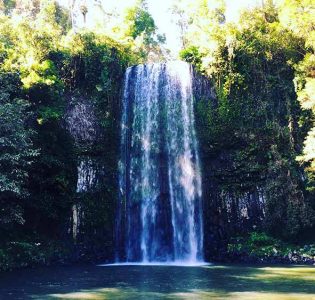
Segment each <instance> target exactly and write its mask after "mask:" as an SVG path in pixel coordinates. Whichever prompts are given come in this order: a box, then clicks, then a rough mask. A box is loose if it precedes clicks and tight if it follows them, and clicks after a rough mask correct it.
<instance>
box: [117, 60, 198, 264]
mask: <svg viewBox="0 0 315 300" xmlns="http://www.w3.org/2000/svg"><path fill="white" fill-rule="evenodd" d="M192 77H193V76H192V70H191V66H190V65H189V64H187V63H184V62H170V63H163V64H150V65H138V66H134V67H131V68H129V69H127V71H126V75H125V84H124V91H123V101H122V104H123V107H122V125H121V156H120V161H119V189H120V199H119V207H118V214H117V219H116V220H117V224H116V232H115V234H116V251H117V260H118V261H125V262H172V261H183V262H191V263H193V262H198V261H202V260H203V229H202V226H203V225H202V203H201V175H200V163H199V157H198V150H197V148H198V147H197V140H196V133H195V128H194V112H193V89H192V80H193V78H192Z"/></svg>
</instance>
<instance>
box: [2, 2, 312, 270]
mask: <svg viewBox="0 0 315 300" xmlns="http://www.w3.org/2000/svg"><path fill="white" fill-rule="evenodd" d="M75 5H76V3H75V1H73V3H72V5H70V6H69V7H67V8H65V7H63V6H61V5H60V4H59V3H58V2H56V1H53V0H0V237H1V239H0V270H7V269H12V268H16V267H23V266H29V265H37V264H51V263H65V262H74V261H98V260H112V259H113V257H114V224H115V210H116V203H117V195H118V187H117V182H118V179H117V173H118V169H117V168H118V155H119V143H120V112H121V104H120V99H121V93H122V91H121V89H122V85H123V80H124V73H125V70H126V69H127V67H129V66H131V65H135V64H139V63H146V62H157V61H163V60H169V59H173V57H172V55H173V56H174V54H171V53H170V51H169V50H168V49H167V47H166V44H165V36H163V35H161V34H159V31H158V28H157V26H156V24H155V21H154V19H153V17H152V15H151V14H150V12H149V10H148V6H147V3H146V1H145V0H140V1H137V3H136V4H135V5H134V6H132V7H130V8H129V9H127V10H126V11H125V12H124V13H122V14H119V15H118V14H116V13H115V12H110V13H108V12H103V14H100V15H101V16H102V18H100V20H99V22H97V24H96V25H95V26H94V27H93V28H90V27H87V26H85V22H87V21H88V19H89V18H92V15H89V11H88V8H87V7H86V6H84V5H81V6H80V8H79V11H78V12H76V14H79V15H82V16H83V19H84V20H83V23H82V24H80V26H79V25H78V24H76V14H75V11H74V6H75ZM100 9H101V8H100ZM171 12H172V15H173V19H174V22H176V24H177V25H178V32H180V37H181V46H182V50H181V51H180V53H178V54H177V56H178V57H176V55H175V58H180V59H182V60H184V61H187V62H189V63H191V64H192V65H193V67H194V69H195V70H196V72H198V73H199V74H201V75H202V76H204V77H206V78H207V79H208V80H209V85H211V86H212V87H213V89H214V90H215V94H216V101H215V103H213V101H208V100H209V99H205V98H201V99H196V100H197V101H196V105H195V119H196V125H197V134H198V139H199V148H200V153H201V158H202V174H203V194H204V196H203V201H204V232H205V236H206V237H207V238H205V252H206V257H207V259H224V257H223V256H225V257H226V258H231V257H232V258H231V259H234V260H238V259H240V258H241V257H245V256H246V257H252V258H253V259H254V258H257V259H267V258H268V257H274V258H277V257H281V258H283V257H285V258H286V259H288V260H289V258H290V257H292V255H293V254H292V253H294V255H296V257H297V258H296V259H300V258H301V259H302V258H303V257H304V258H307V259H312V258H313V257H314V256H315V234H314V232H315V185H314V184H315V123H314V122H315V119H314V118H315V1H314V0H282V1H277V2H275V3H274V2H273V1H265V2H264V3H263V5H260V6H259V7H256V8H251V9H247V10H245V11H243V12H242V14H241V17H240V21H239V22H238V23H237V24H236V23H232V22H227V21H226V18H225V5H224V2H218V3H217V5H216V7H215V8H212V7H211V6H209V5H208V1H205V0H198V1H185V0H182V1H174V4H173V6H172V7H171ZM82 99H84V101H83V102H84V103H85V104H86V103H88V104H86V105H87V107H93V109H94V110H93V111H94V113H95V116H94V117H95V120H96V121H95V122H96V123H97V124H98V125H97V128H98V129H96V133H93V134H92V135H93V136H94V137H95V138H93V139H91V140H89V139H86V140H84V141H82V140H80V139H81V138H80V137H79V138H75V137H74V136H73V134H72V133H73V132H72V131H71V128H70V129H69V124H68V123H69V122H67V120H68V114H69V109H71V105H72V104H73V103H81V102H80V101H81V100H82ZM82 157H89V158H91V157H92V160H93V162H94V161H95V162H96V164H98V165H99V164H101V165H102V168H101V169H100V170H99V172H100V174H101V175H100V178H101V179H100V180H98V182H97V184H96V186H95V189H93V190H84V191H83V192H80V193H78V183H77V177H78V168H77V166H78V164H79V163H80V162H81V161H82ZM83 160H84V159H83ZM247 194H257V195H259V196H258V198H259V197H262V198H263V199H264V201H265V205H264V208H263V215H261V216H260V215H259V216H258V217H257V216H253V218H251V216H246V217H244V215H242V213H240V210H239V209H238V208H235V207H239V205H240V203H239V201H240V200H239V199H242V197H244V195H247ZM226 199H232V200H229V201H230V202H229V204H228V205H227V204H226V203H227V202H226ZM233 206H234V210H233ZM231 207H232V209H231ZM78 216H80V217H78ZM252 220H253V221H252ZM78 223H80V224H78ZM78 226H79V227H80V230H79V231H78V230H77V228H78ZM222 253H224V255H222ZM290 255H291V256H290Z"/></svg>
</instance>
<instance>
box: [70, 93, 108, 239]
mask: <svg viewBox="0 0 315 300" xmlns="http://www.w3.org/2000/svg"><path fill="white" fill-rule="evenodd" d="M67 99H68V106H67V110H66V113H65V117H64V122H65V127H66V129H67V130H68V131H69V133H70V135H71V136H72V138H73V140H74V142H75V145H76V160H77V184H76V192H77V198H78V201H76V203H74V204H73V206H72V212H71V218H70V219H71V220H70V223H71V224H70V228H69V231H70V232H71V233H72V237H73V239H74V240H75V241H76V240H78V239H80V234H81V233H82V226H84V215H85V207H84V205H83V204H82V202H84V199H85V196H86V195H92V194H94V193H96V192H99V191H101V190H102V188H104V187H103V183H104V181H105V178H106V176H108V174H106V172H105V170H106V168H105V165H104V157H103V156H102V155H101V154H99V153H98V152H96V153H94V150H93V149H94V147H95V146H97V144H101V143H102V140H103V136H104V132H103V130H102V127H101V126H100V120H99V119H98V118H97V116H96V113H95V105H93V102H92V100H91V99H88V98H84V97H82V96H73V95H70V96H68V97H67Z"/></svg>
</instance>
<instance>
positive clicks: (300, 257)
mask: <svg viewBox="0 0 315 300" xmlns="http://www.w3.org/2000/svg"><path fill="white" fill-rule="evenodd" d="M227 255H233V256H239V257H244V258H245V259H246V257H248V258H251V259H255V260H258V261H262V262H263V261H266V262H268V261H273V260H275V261H277V262H288V261H292V262H305V261H312V260H313V257H314V255H315V245H306V246H304V247H299V246H298V245H294V244H289V243H285V242H283V241H281V240H279V239H275V238H273V237H271V236H269V235H268V234H266V233H265V232H257V231H254V232H251V233H250V234H249V235H248V236H239V237H236V238H233V239H232V240H231V241H230V243H229V244H228V248H227Z"/></svg>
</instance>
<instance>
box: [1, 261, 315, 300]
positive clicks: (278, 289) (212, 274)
mask: <svg viewBox="0 0 315 300" xmlns="http://www.w3.org/2000/svg"><path fill="white" fill-rule="evenodd" d="M227 298H228V299H248V300H249V299H264V300H265V299H277V300H278V299H280V300H281V299H285V300H291V299H308V300H309V299H314V300H315V268H314V267H254V266H228V265H225V266H223V265H222V266H220V265H209V266H196V267H187V266H186V267H179V266H132V265H129V266H107V267H94V266H80V267H58V268H45V269H36V270H21V271H16V272H12V273H6V274H1V275H0V299H227Z"/></svg>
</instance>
